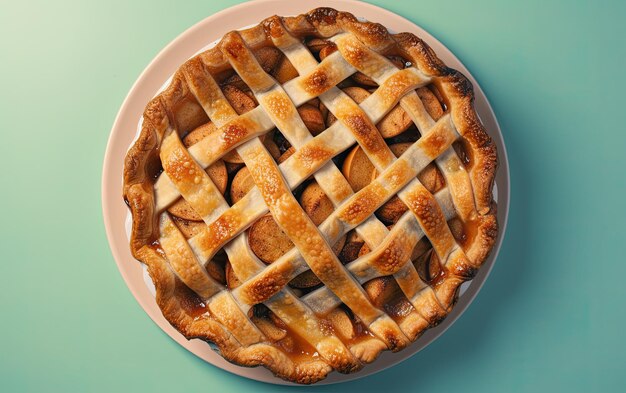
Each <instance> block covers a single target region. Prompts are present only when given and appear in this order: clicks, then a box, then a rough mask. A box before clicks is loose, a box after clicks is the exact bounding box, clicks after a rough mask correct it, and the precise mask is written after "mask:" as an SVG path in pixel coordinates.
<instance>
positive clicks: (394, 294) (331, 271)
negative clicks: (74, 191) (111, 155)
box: [124, 8, 498, 383]
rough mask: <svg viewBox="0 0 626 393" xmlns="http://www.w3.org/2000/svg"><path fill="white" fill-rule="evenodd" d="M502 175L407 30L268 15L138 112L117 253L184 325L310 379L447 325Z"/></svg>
mask: <svg viewBox="0 0 626 393" xmlns="http://www.w3.org/2000/svg"><path fill="white" fill-rule="evenodd" d="M496 167H497V153H496V148H495V145H494V143H493V141H492V139H491V138H490V136H489V135H488V134H487V132H486V131H485V129H484V127H483V125H482V124H481V122H480V120H479V118H478V116H477V115H476V112H475V110H474V108H473V89H472V85H471V83H470V82H469V81H468V80H467V79H466V78H465V77H464V76H463V75H461V74H460V73H459V72H457V71H455V70H453V69H450V68H448V67H447V66H446V65H445V64H443V63H442V62H441V60H439V59H438V58H437V56H436V55H435V53H434V52H433V51H432V50H431V49H430V48H429V47H428V46H427V45H426V44H425V43H424V42H423V41H422V40H420V39H419V38H418V37H416V36H414V35H413V34H410V33H399V34H391V33H389V32H388V31H387V29H386V28H385V27H383V26H382V25H380V24H376V23H372V22H365V21H359V20H358V19H357V18H356V17H354V16H353V15H352V14H350V13H346V12H340V11H336V10H334V9H330V8H318V9H315V10H312V11H310V12H308V13H306V14H303V15H298V16H293V17H278V16H274V17H270V18H268V19H265V20H263V21H261V23H259V24H258V25H256V26H254V27H251V28H248V29H245V30H242V31H233V32H230V33H228V34H226V35H225V36H224V37H223V38H222V39H221V41H220V42H219V43H218V44H217V45H216V46H215V47H214V48H212V49H209V50H206V51H204V52H202V53H200V54H198V55H196V56H195V57H193V58H192V59H190V60H188V61H187V62H185V63H184V64H183V65H182V66H181V67H180V68H179V69H178V71H177V72H176V73H175V75H174V76H173V78H172V80H171V82H170V84H169V85H168V86H167V88H166V89H165V90H164V91H163V92H161V93H160V94H159V95H158V96H156V97H155V98H154V99H153V100H152V101H150V102H149V103H148V104H147V106H146V109H145V112H144V115H143V123H142V128H141V133H140V135H139V137H138V139H137V140H136V141H135V143H134V145H133V146H132V147H131V148H130V150H129V151H128V154H127V156H126V160H125V166H124V198H125V200H126V202H127V204H128V206H129V207H130V211H131V214H132V231H131V240H130V247H131V251H132V253H133V255H134V256H135V257H136V258H137V259H138V260H140V261H141V262H143V263H144V264H146V266H147V269H148V272H149V274H150V277H151V279H152V281H153V283H154V286H155V289H156V301H157V303H158V305H159V307H160V309H161V311H162V313H163V315H164V317H165V318H166V319H167V320H168V321H169V322H170V323H171V324H172V325H173V326H174V327H175V328H176V329H177V330H178V331H180V332H181V333H182V334H183V335H184V336H185V337H187V338H188V339H191V338H199V339H202V340H205V341H207V342H211V343H213V344H214V345H215V346H216V348H217V349H218V350H219V352H220V353H221V355H222V356H223V357H224V358H226V359H227V360H229V361H231V362H233V363H236V364H239V365H243V366H259V365H262V366H265V367H267V368H268V369H270V370H271V371H272V372H273V373H275V374H276V375H277V376H279V377H281V378H284V379H286V380H289V381H293V382H297V383H314V382H317V381H319V380H321V379H323V378H325V377H326V376H327V375H328V373H330V372H331V371H333V370H336V371H338V372H341V373H351V372H355V371H357V370H359V369H361V368H362V367H364V365H365V364H367V363H370V362H373V361H375V360H376V358H377V357H378V355H379V354H380V353H381V352H382V351H383V350H390V351H400V350H402V349H403V348H405V347H407V346H409V345H411V343H412V342H413V341H415V340H416V339H417V338H418V337H419V336H420V335H421V334H422V333H423V332H424V331H426V330H427V329H428V328H430V327H433V326H435V325H437V324H438V323H439V322H441V321H442V319H443V318H445V316H446V315H447V314H448V313H449V312H450V310H451V308H452V307H453V306H454V304H455V301H456V299H457V294H458V291H459V287H460V286H461V284H463V283H464V282H466V281H468V280H471V279H472V277H473V276H474V275H475V274H476V272H477V271H478V269H479V268H480V266H481V264H482V263H483V262H484V261H485V259H486V257H487V255H488V254H489V252H490V251H491V249H492V248H493V245H494V243H495V239H496V237H497V234H498V227H497V222H496V208H495V203H494V201H493V197H492V189H493V183H494V177H495V173H496Z"/></svg>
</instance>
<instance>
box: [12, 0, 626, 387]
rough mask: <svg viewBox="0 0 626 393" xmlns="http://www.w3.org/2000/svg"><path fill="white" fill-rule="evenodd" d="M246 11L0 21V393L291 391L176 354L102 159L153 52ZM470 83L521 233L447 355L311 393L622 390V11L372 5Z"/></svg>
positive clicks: (149, 7)
mask: <svg viewBox="0 0 626 393" xmlns="http://www.w3.org/2000/svg"><path fill="white" fill-rule="evenodd" d="M235 3H238V2H237V1H206V0H205V1H193V2H188V3H185V4H184V5H183V4H182V3H179V2H172V1H162V0H152V1H137V2H127V1H118V0H116V1H108V2H102V1H97V2H96V1H84V2H83V1H69V0H65V1H59V2H44V1H40V2H16V1H13V2H4V1H1V2H0V4H1V5H0V42H1V43H2V44H1V45H0V71H1V72H0V121H1V122H0V133H1V140H0V184H2V186H1V191H0V202H1V206H2V216H3V217H2V219H1V221H2V225H0V249H1V252H0V255H1V257H0V261H1V262H0V294H1V296H0V315H1V318H2V323H1V324H0V391H6V392H19V391H64V392H65V391H103V392H105V391H114V390H124V391H136V392H138V391H146V392H158V391H171V392H175V391H215V392H230V391H246V390H254V391H257V392H264V391H275V390H281V391H284V390H288V388H284V387H283V388H281V387H276V386H272V385H267V384H262V383H257V382H254V381H249V380H246V379H244V378H240V377H237V376H234V375H231V374H228V373H226V372H224V371H221V370H219V369H217V368H215V367H213V366H210V365H208V364H206V363H204V362H203V361H201V360H199V359H197V358H196V357H194V356H193V355H191V354H190V353H188V352H187V351H185V350H184V349H183V348H182V347H180V346H179V345H178V344H176V343H175V342H174V341H173V340H171V339H169V338H168V337H167V336H166V335H165V334H164V333H163V332H162V331H161V330H160V329H159V328H158V327H157V326H156V325H155V324H154V323H153V322H152V321H151V320H150V319H149V318H148V316H147V315H146V314H145V313H144V312H143V310H142V309H141V308H140V307H139V305H138V304H137V303H136V302H135V300H134V299H133V297H132V295H131V294H130V292H129V291H128V290H127V289H126V286H125V284H124V281H123V280H122V278H121V276H120V274H119V273H118V270H117V267H116V265H115V262H114V260H113V258H112V256H111V253H110V251H109V248H108V244H107V240H106V237H105V232H104V226H103V222H102V213H101V202H100V180H101V170H102V161H103V155H104V149H105V146H106V142H107V138H108V135H109V131H110V128H111V126H112V123H113V120H114V118H115V115H116V113H117V110H118V109H119V107H120V105H121V104H122V101H123V99H124V97H125V95H126V94H127V92H128V91H129V89H130V87H131V86H132V84H133V82H134V81H135V79H136V78H137V77H138V76H139V74H140V72H141V71H142V70H143V68H144V67H145V66H146V65H147V64H148V63H149V62H150V61H151V60H152V58H153V57H154V56H155V55H156V54H157V52H158V51H159V50H160V49H161V48H163V47H164V46H165V45H166V44H167V43H169V42H170V41H171V40H172V39H174V38H175V37H176V36H177V35H179V34H180V33H181V32H183V31H184V30H185V29H187V28H188V27H190V26H192V25H193V24H195V23H196V22H198V21H200V20H201V19H203V18H204V17H206V16H208V15H211V14H212V13H214V12H216V11H218V10H221V9H223V8H226V7H228V6H230V5H233V4H235ZM373 3H375V4H378V5H380V6H383V7H386V8H388V9H390V10H391V11H394V12H396V13H398V14H400V15H403V16H405V17H406V18H408V19H410V20H412V21H413V22H415V23H417V24H419V25H421V26H422V27H424V28H425V29H426V30H428V31H429V32H431V33H432V34H433V35H434V36H435V37H437V38H438V39H439V40H441V41H442V42H443V43H444V44H445V45H446V46H448V47H449V48H450V49H451V50H452V51H453V52H454V53H455V54H456V55H457V56H458V57H459V58H460V59H461V61H462V62H463V63H464V64H465V65H466V66H467V67H468V68H469V69H470V70H471V72H472V73H473V75H474V76H475V77H476V78H477V80H478V81H479V82H480V84H481V86H482V87H483V89H484V90H485V93H486V94H487V96H488V97H489V99H490V101H491V103H492V105H493V107H494V110H495V112H496V115H497V117H498V119H499V121H500V125H501V127H502V131H503V134H504V137H505V140H506V143H507V146H508V154H509V159H510V166H511V180H512V187H511V194H512V200H511V209H510V221H509V226H508V230H507V233H506V238H505V241H504V244H503V247H502V251H501V253H500V256H499V258H498V262H497V263H496V265H495V267H494V269H493V272H492V274H491V276H490V278H489V280H487V283H486V285H485V286H484V288H483V289H482V291H481V293H480V294H479V296H478V297H477V298H476V301H475V302H474V303H473V304H472V306H471V307H470V308H469V309H468V310H467V312H466V313H465V314H464V315H463V316H462V317H461V318H460V319H459V320H458V321H457V323H456V324H455V325H454V326H453V327H452V328H451V329H450V330H449V331H448V332H447V333H446V334H444V335H443V336H442V337H441V338H439V339H438V340H437V341H436V342H435V343H433V344H432V345H430V346H429V347H428V348H427V349H425V350H424V351H423V352H421V353H419V354H418V355H416V356H414V357H413V358H411V359H409V360H407V361H405V362H404V363H402V364H400V365H398V366H396V367H394V368H392V369H389V370H386V371H384V372H381V373H379V374H377V375H374V376H371V377H367V378H365V379H362V380H359V381H356V382H352V383H349V384H344V385H335V386H327V387H320V386H318V387H314V388H312V390H315V391H327V392H330V391H345V390H347V389H350V390H351V391H355V392H358V391H372V392H379V391H381V390H385V391H406V390H407V388H408V389H409V391H418V390H419V391H421V392H430V391H481V392H492V391H493V392H499V391H509V392H528V391H548V390H554V391H570V392H575V391H581V392H582V391H609V392H610V391H624V390H625V389H626V356H625V355H624V351H625V350H626V346H625V345H624V341H623V332H624V327H623V325H624V323H626V305H625V300H626V290H625V285H624V279H625V278H626V268H625V264H624V262H625V261H624V255H626V252H625V251H626V250H625V246H624V244H625V243H626V235H625V234H626V226H625V224H624V219H625V217H626V210H625V208H624V206H625V204H624V198H625V194H626V176H625V175H624V166H625V165H626V159H625V154H624V150H625V148H626V130H625V129H624V128H625V127H624V121H623V117H624V113H625V109H624V104H625V103H626V102H625V100H624V98H623V97H624V92H626V78H625V77H624V75H623V72H624V68H625V66H626V44H625V41H624V38H625V37H626V27H625V26H626V24H625V23H624V18H625V17H626V6H625V4H626V3H624V2H618V1H613V2H609V1H607V2H596V3H592V2H569V1H537V0H533V1H525V2H520V3H512V2H498V1H472V2H461V1H455V0H447V1H445V2H443V3H442V2H434V1H426V0H422V1H414V2H411V3H410V2H400V1H397V0H396V1H389V0H384V1H383V0H377V1H373Z"/></svg>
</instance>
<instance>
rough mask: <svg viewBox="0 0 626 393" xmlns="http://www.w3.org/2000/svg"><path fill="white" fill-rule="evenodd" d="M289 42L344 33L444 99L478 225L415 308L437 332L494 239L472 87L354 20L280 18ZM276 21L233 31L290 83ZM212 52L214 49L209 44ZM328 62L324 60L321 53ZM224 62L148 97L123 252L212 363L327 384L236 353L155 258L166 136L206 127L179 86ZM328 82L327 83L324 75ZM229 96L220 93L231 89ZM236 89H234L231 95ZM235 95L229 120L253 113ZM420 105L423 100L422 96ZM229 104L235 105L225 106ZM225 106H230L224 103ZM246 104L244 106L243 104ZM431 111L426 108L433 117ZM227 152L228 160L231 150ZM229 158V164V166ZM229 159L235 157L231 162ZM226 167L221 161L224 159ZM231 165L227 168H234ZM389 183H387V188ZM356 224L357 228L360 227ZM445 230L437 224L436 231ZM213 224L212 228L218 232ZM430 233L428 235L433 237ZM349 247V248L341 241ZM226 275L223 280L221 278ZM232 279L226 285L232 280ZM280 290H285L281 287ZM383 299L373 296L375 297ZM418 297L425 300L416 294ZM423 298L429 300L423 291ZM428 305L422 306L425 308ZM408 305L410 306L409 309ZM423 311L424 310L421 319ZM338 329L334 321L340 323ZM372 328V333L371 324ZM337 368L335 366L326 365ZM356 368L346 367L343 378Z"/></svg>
mask: <svg viewBox="0 0 626 393" xmlns="http://www.w3.org/2000/svg"><path fill="white" fill-rule="evenodd" d="M279 20H280V22H281V23H282V24H283V25H284V26H285V27H286V29H287V30H288V31H289V33H290V34H291V35H293V36H295V37H297V38H306V37H311V36H317V37H319V38H317V40H319V41H321V44H323V45H321V46H319V50H321V49H322V48H324V47H326V46H328V44H327V43H324V42H323V41H324V40H322V39H323V38H329V37H332V36H334V35H336V34H338V33H341V32H350V33H352V34H354V36H356V37H357V38H358V39H359V40H360V41H362V42H363V43H364V44H365V45H367V46H368V47H369V48H372V49H373V50H375V51H377V52H379V53H383V54H385V55H400V56H402V57H403V58H405V59H408V60H409V61H410V62H411V63H413V64H414V65H416V66H417V67H418V68H419V70H420V71H421V72H422V73H424V74H425V75H427V76H428V77H430V78H432V81H433V84H434V85H435V86H436V88H437V90H438V91H439V92H440V93H441V94H442V95H443V96H444V100H446V106H447V107H448V108H449V110H450V114H451V117H452V122H453V124H454V126H455V127H456V130H457V131H458V132H459V134H460V135H461V136H462V137H463V140H464V141H465V146H466V149H467V150H468V156H469V157H470V163H469V165H468V167H467V169H468V173H469V177H470V179H471V184H472V188H473V190H474V199H475V205H476V211H477V216H476V217H474V222H475V228H476V231H475V234H474V236H472V238H471V239H470V240H468V241H467V242H466V243H465V244H463V251H464V253H463V255H461V254H459V252H460V251H459V252H457V253H456V254H454V253H453V254H452V256H451V257H450V261H449V264H448V265H447V266H446V268H445V269H444V272H443V273H442V274H441V275H440V277H439V278H438V281H437V282H436V283H434V293H435V294H436V295H437V298H436V299H438V300H434V301H433V299H435V298H434V297H428V296H422V297H420V299H422V300H420V302H423V303H424V304H428V306H425V307H426V308H425V310H424V311H425V312H426V314H427V315H425V314H424V313H422V315H424V316H425V319H426V320H428V322H429V323H430V325H431V326H432V325H433V324H435V323H437V322H438V321H439V320H440V319H441V316H442V313H441V312H440V311H438V310H437V308H438V307H439V304H440V306H441V307H443V309H444V310H446V311H449V309H450V307H451V306H452V305H453V304H454V302H455V299H456V294H457V292H458V288H459V286H460V285H461V284H462V283H463V282H465V281H466V280H467V279H468V278H471V277H472V275H473V274H474V273H475V271H476V269H478V268H479V267H480V265H481V264H482V263H483V262H484V260H485V259H486V257H487V255H488V253H489V251H490V250H491V248H492V247H493V244H494V243H495V239H496V236H497V233H498V229H497V223H496V219H495V206H494V205H493V202H492V199H493V198H492V188H493V182H494V178H495V173H496V168H497V152H496V148H495V144H494V143H493V141H492V140H491V138H490V137H489V135H488V134H487V133H486V132H485V130H484V127H483V126H482V124H481V123H480V121H479V119H478V116H477V114H476V112H475V110H474V107H473V100H474V93H473V89H472V86H471V83H470V82H469V81H468V80H467V78H465V77H464V76H463V75H462V74H460V73H459V72H457V71H455V70H452V69H450V68H448V67H446V66H445V64H443V63H442V62H441V61H440V60H439V59H438V58H437V57H436V55H435V53H434V52H433V51H432V49H430V48H429V47H428V46H427V45H426V43H424V42H423V41H422V40H421V39H419V38H417V37H416V36H414V35H413V34H410V33H400V34H394V35H390V34H389V33H388V32H387V30H386V29H385V28H384V27H383V26H381V25H379V24H376V23H371V22H359V21H358V20H357V19H356V18H355V17H354V16H353V15H351V14H349V13H345V12H339V11H336V10H333V9H330V8H318V9H315V10H312V11H310V12H309V13H307V14H303V15H299V16H295V17H285V18H279ZM276 21H277V18H275V17H274V18H268V19H267V20H265V21H262V22H261V23H260V24H259V25H257V26H255V27H252V28H250V29H247V30H245V31H242V32H241V36H242V38H243V40H244V41H245V43H246V45H247V46H248V47H250V48H251V49H253V50H261V49H263V48H267V49H263V50H262V53H263V56H260V57H259V58H260V59H261V62H262V63H263V64H261V65H262V66H263V68H264V70H265V71H266V72H272V73H273V74H275V75H276V76H277V77H278V76H279V75H282V76H280V77H279V78H280V79H283V80H285V81H286V80H289V79H291V78H293V77H295V75H297V72H294V71H295V69H294V68H293V65H291V64H286V63H285V60H284V57H283V56H282V54H281V53H280V51H278V50H277V49H275V48H273V44H272V37H273V35H274V34H277V33H276V30H275V29H274V28H273V24H275V23H276ZM218 46H219V45H218ZM326 55H328V54H326ZM230 67H231V66H230V64H229V62H228V60H227V59H226V58H225V57H224V55H223V53H222V52H221V51H220V50H219V49H210V50H208V51H206V52H203V53H201V54H199V55H197V56H196V57H194V58H193V59H191V60H189V61H188V62H186V63H185V64H184V65H183V66H182V67H181V69H180V70H179V71H177V72H176V73H175V74H174V76H173V78H172V82H171V84H170V85H169V87H168V88H167V89H166V90H165V91H163V92H162V93H161V94H159V95H158V96H157V97H155V98H154V99H153V100H152V101H151V102H150V103H149V104H148V105H147V106H146V109H145V112H144V117H143V126H142V130H141V133H140V135H139V138H138V139H137V141H136V142H135V143H134V144H133V146H132V147H131V149H130V150H129V151H128V154H127V156H126V160H125V165H124V198H125V200H126V201H127V203H128V206H129V208H130V210H131V214H132V216H133V226H132V232H131V241H130V247H131V251H132V253H133V255H134V256H135V258H137V259H138V260H140V261H142V262H143V263H145V264H146V265H147V266H148V271H149V273H150V276H151V278H152V280H153V282H154V284H155V287H156V300H157V303H158V305H159V307H160V308H161V310H162V312H163V315H164V316H165V318H166V319H167V320H168V321H169V322H170V323H171V324H172V325H173V326H174V327H175V328H176V329H177V330H179V331H180V332H181V333H182V334H183V335H184V336H185V337H187V338H189V339H191V338H199V339H202V340H205V341H210V342H213V343H215V344H216V345H217V346H218V347H219V349H220V352H221V354H222V355H223V356H224V357H225V358H226V359H228V360H229V361H232V362H235V363H237V364H241V365H245V366H256V365H263V366H265V367H267V368H269V369H270V370H272V372H274V373H275V374H276V375H278V376H279V377H282V378H284V379H287V380H291V381H294V382H298V383H314V382H316V381H318V380H320V379H323V378H325V377H326V375H327V374H328V373H329V372H330V371H332V367H331V366H329V365H328V364H327V363H326V362H325V361H323V360H314V361H311V360H307V361H302V362H298V361H294V358H291V357H289V356H287V355H286V354H285V353H284V352H282V351H281V350H280V349H278V348H277V347H275V346H273V345H271V344H269V343H263V342H261V343H258V344H253V345H250V346H247V347H245V346H242V345H241V344H240V343H239V342H238V341H237V339H236V338H235V337H234V336H233V335H232V334H231V333H229V332H228V331H226V330H225V329H224V327H223V326H222V325H221V324H220V323H219V322H217V320H216V319H214V318H213V317H212V315H211V313H210V311H209V310H208V308H207V307H206V306H205V305H204V304H203V303H202V301H201V300H200V298H199V297H198V296H197V295H195V294H194V293H193V292H192V291H191V290H189V289H188V288H187V287H186V286H185V285H184V284H182V282H181V281H180V279H179V278H178V277H177V276H176V275H175V274H174V273H173V271H172V270H171V268H170V267H169V265H168V263H167V261H166V260H165V259H164V256H163V254H162V252H161V251H160V249H159V246H158V244H156V243H155V242H156V241H157V240H158V238H159V228H158V221H159V220H158V218H157V215H156V212H155V193H154V188H153V184H154V180H155V178H156V176H157V175H158V173H159V171H160V168H161V165H160V161H159V147H160V145H161V142H162V141H163V139H164V137H165V136H166V134H168V133H169V132H179V133H180V134H181V135H183V136H184V135H185V134H186V133H187V132H189V131H191V130H193V129H195V128H196V127H198V126H200V125H201V124H204V123H207V122H208V118H207V116H206V114H205V112H204V111H202V108H201V107H200V105H198V104H197V101H196V100H195V99H193V97H192V94H191V93H190V91H189V88H188V87H187V82H188V80H189V78H190V75H192V74H193V73H194V72H197V70H198V69H199V68H201V69H202V70H205V71H206V72H208V73H210V74H211V75H213V76H215V77H216V79H218V80H222V79H223V78H224V75H227V74H228V72H229V69H230ZM329 75H331V76H332V75H333V74H329ZM304 82H305V83H304V85H303V86H304V87H305V88H307V89H308V90H309V91H310V92H313V93H315V94H319V93H321V92H323V91H326V90H327V89H328V88H329V87H331V86H334V85H335V84H336V82H337V81H334V80H332V78H331V79H328V78H327V77H326V75H322V74H320V75H318V76H317V77H316V76H315V75H313V76H312V77H311V78H309V79H308V80H307V81H304ZM233 88H235V87H231V88H227V89H226V90H228V89H233ZM238 90H239V89H238ZM240 92H241V90H239V91H238V92H234V93H233V92H230V93H229V92H226V95H227V98H229V100H230V101H231V103H232V104H233V106H234V107H235V108H236V109H239V110H238V112H244V111H245V110H249V109H251V107H254V106H255V105H256V102H254V101H253V100H252V99H251V98H250V97H249V96H248V95H246V94H245V93H241V94H243V95H245V97H248V98H247V99H246V98H245V97H244V96H242V95H241V94H240ZM421 96H425V94H422V95H421ZM233 97H235V98H233ZM233 101H234V102H233ZM251 101H252V102H251ZM432 107H433V106H432V105H427V109H428V110H429V112H431V115H432V117H433V118H435V117H436V115H435V114H434V113H432V111H431V108H432ZM443 142H445V143H447V141H442V140H441V138H438V137H432V143H430V144H428V146H429V148H430V149H431V150H433V151H438V150H439V149H440V145H441V143H443ZM233 152H234V151H233ZM232 158H233V157H232V156H231V159H232ZM236 158H237V157H236ZM226 161H228V160H226ZM235 161H236V160H235ZM390 180H391V179H390ZM378 192H379V191H377V190H376V189H375V187H370V189H369V191H368V192H367V193H364V195H363V197H364V199H362V200H361V201H362V202H363V203H365V201H366V200H371V201H373V202H371V201H370V202H368V203H375V204H378V205H379V204H380V202H379V200H378V198H379V196H378V195H379V194H378ZM431 203H432V201H431V200H428V199H423V200H416V204H415V208H416V210H420V209H421V210H420V211H423V213H424V214H425V217H426V216H429V215H431V214H434V213H433V211H432V209H435V206H434V205H432V204H431ZM365 210H367V208H366V206H365V205H363V206H361V205H358V204H355V205H354V206H353V207H352V209H351V210H349V211H346V214H348V215H349V219H348V220H347V221H350V220H355V221H358V220H361V217H360V215H361V214H363V212H364V211H365ZM361 221H362V220H361ZM444 223H445V222H444ZM217 224H219V223H217ZM440 229H441V228H439V227H437V228H434V230H440ZM349 243H350V242H349ZM229 272H230V273H229ZM229 274H230V275H232V269H230V270H229V265H227V267H226V277H227V280H228V277H229ZM231 280H232V279H231ZM280 284H281V285H284V284H286V283H280ZM383 292H384V291H381V293H383ZM425 293H426V292H425ZM429 293H432V292H429ZM426 299H430V300H426ZM413 304H415V303H413ZM429 310H430V311H429ZM336 319H338V320H340V322H337V323H339V324H343V326H344V328H340V329H341V330H342V331H344V330H345V331H346V332H348V333H345V334H350V333H349V329H347V325H346V322H345V318H343V316H338V317H337V318H336ZM341 321H343V322H341ZM379 325H380V324H379ZM403 326H408V327H410V328H411V329H409V330H411V332H412V333H411V334H410V335H409V336H410V338H411V339H415V337H417V336H418V335H419V334H420V333H421V332H422V331H423V330H424V329H425V328H426V327H427V326H428V323H426V324H424V319H420V318H416V319H411V318H406V319H405V320H404V321H403ZM387 338H388V340H389V341H390V345H389V346H390V347H394V346H397V347H398V348H399V347H402V346H404V345H405V344H403V343H401V342H397V343H396V344H395V345H394V343H393V341H395V340H397V338H396V337H394V336H393V335H391V333H390V335H389V336H388V337H387ZM383 349H384V346H381V342H380V341H377V340H373V341H371V342H370V341H367V340H365V341H363V342H362V343H359V344H358V345H353V346H351V351H353V353H354V355H355V356H356V357H357V358H358V359H361V360H362V361H372V360H373V359H374V358H375V357H376V356H377V355H378V353H379V352H380V351H381V350H383ZM335 366H336V367H337V368H340V366H338V365H335ZM354 368H355V367H353V366H349V367H348V368H346V369H345V370H351V369H354Z"/></svg>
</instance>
